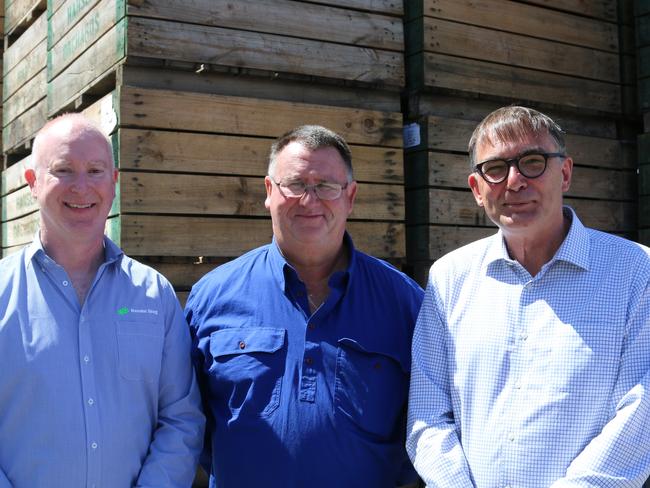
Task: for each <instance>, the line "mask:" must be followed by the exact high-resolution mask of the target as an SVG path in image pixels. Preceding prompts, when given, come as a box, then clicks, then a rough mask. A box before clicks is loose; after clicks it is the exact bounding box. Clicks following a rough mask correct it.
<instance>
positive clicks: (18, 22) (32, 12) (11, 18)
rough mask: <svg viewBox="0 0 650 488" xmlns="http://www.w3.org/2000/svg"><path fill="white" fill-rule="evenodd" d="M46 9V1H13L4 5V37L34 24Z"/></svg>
mask: <svg viewBox="0 0 650 488" xmlns="http://www.w3.org/2000/svg"><path fill="white" fill-rule="evenodd" d="M46 7H47V0H14V1H13V2H11V3H10V4H9V3H7V4H6V5H5V10H4V13H5V25H4V31H5V35H7V36H8V35H11V34H12V33H13V32H14V31H15V30H18V29H23V28H26V27H27V26H29V25H30V24H31V23H33V22H34V20H35V19H36V17H38V15H39V14H40V13H41V12H44V11H45V9H46Z"/></svg>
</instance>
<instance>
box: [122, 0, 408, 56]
mask: <svg viewBox="0 0 650 488" xmlns="http://www.w3.org/2000/svg"><path fill="white" fill-rule="evenodd" d="M128 13H129V15H136V16H143V17H149V18H156V19H164V20H173V21H175V22H185V23H190V24H202V25H209V26H215V27H227V28H231V29H241V30H248V31H255V32H265V33H267V34H278V35H285V36H291V37H300V38H304V39H312V40H321V41H328V42H329V41H332V40H336V42H337V43H340V44H351V45H354V46H365V47H371V48H379V49H387V50H392V51H401V50H402V49H403V46H404V36H403V29H402V21H401V18H399V17H394V16H386V15H378V14H369V13H367V12H358V11H355V10H350V9H344V8H335V7H330V6H324V5H315V4H312V3H306V2H296V1H292V0H239V1H237V2H232V1H227V0H194V1H192V2H179V1H178V0H157V1H156V2H139V3H135V4H130V5H129V6H128ZM294 18H297V19H300V21H299V22H288V21H287V20H288V19H294ZM333 26H335V29H336V36H335V37H332V27H333ZM179 27H180V26H179Z"/></svg>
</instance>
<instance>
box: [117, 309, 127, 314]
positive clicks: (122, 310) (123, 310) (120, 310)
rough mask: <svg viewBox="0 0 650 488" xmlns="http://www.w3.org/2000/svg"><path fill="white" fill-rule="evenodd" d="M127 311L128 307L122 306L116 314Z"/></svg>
mask: <svg viewBox="0 0 650 488" xmlns="http://www.w3.org/2000/svg"><path fill="white" fill-rule="evenodd" d="M127 313H129V308H128V307H122V308H120V309H119V310H118V311H117V314H118V315H126V314H127Z"/></svg>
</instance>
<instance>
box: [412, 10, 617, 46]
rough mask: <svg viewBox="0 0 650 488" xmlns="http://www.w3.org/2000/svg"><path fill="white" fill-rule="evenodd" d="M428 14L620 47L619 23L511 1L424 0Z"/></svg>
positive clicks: (561, 39)
mask: <svg viewBox="0 0 650 488" xmlns="http://www.w3.org/2000/svg"><path fill="white" fill-rule="evenodd" d="M424 14H425V15H427V16H431V17H437V18H442V19H447V20H455V21H457V22H465V23H467V24H473V25H479V26H482V27H488V28H492V29H497V30H503V31H507V32H514V33H517V34H524V35H527V36H531V37H539V38H541V39H550V40H554V41H559V42H565V43H567V44H575V45H577V46H584V47H592V48H594V49H600V50H603V51H612V52H616V51H617V50H618V29H617V26H616V25H615V24H612V23H610V22H603V21H600V20H595V19H589V18H586V17H582V16H578V15H570V14H567V13H564V12H558V11H555V10H550V9H547V8H542V7H539V6H536V5H527V4H523V3H518V2H513V1H510V0H424Z"/></svg>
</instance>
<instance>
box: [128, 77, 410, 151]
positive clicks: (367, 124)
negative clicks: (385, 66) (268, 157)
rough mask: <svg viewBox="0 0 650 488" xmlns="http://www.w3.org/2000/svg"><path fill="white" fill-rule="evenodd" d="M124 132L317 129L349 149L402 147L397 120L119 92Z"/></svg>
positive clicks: (267, 103) (339, 110)
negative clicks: (359, 146) (321, 128)
mask: <svg viewBox="0 0 650 488" xmlns="http://www.w3.org/2000/svg"><path fill="white" fill-rule="evenodd" d="M120 109H121V113H120V123H121V125H123V126H132V127H143V128H157V129H173V130H190V131H197V132H221V133H230V134H238V135H251V136H265V137H278V136H279V135H280V134H282V133H284V132H286V131H288V130H290V129H292V128H294V127H296V126H297V125H302V124H320V125H324V126H325V127H328V128H330V129H332V130H333V131H335V132H337V133H339V134H341V136H343V137H344V138H345V139H346V140H347V141H348V143H350V144H367V145H373V146H389V147H401V146H402V117H401V114H397V113H388V112H378V111H371V110H359V109H347V108H344V107H329V106H323V105H311V104H302V103H288V102H278V101H274V100H261V99H254V98H243V97H224V96H220V95H208V94H202V93H179V92H171V91H166V90H146V89H139V88H135V87H127V86H123V87H121V95H120Z"/></svg>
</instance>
